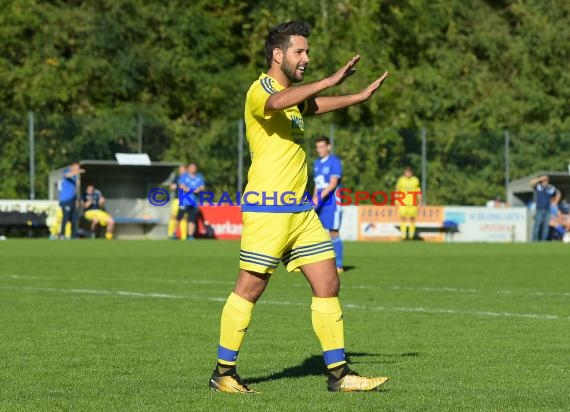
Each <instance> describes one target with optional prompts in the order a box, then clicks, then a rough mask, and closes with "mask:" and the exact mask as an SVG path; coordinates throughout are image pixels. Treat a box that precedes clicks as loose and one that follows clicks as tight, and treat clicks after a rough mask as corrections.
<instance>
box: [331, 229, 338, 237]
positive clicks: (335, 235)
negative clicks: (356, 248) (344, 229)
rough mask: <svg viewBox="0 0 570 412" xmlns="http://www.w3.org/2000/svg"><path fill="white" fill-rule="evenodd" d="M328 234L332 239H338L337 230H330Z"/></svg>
mask: <svg viewBox="0 0 570 412" xmlns="http://www.w3.org/2000/svg"><path fill="white" fill-rule="evenodd" d="M329 233H330V234H331V238H332V239H334V238H337V237H338V230H330V231H329Z"/></svg>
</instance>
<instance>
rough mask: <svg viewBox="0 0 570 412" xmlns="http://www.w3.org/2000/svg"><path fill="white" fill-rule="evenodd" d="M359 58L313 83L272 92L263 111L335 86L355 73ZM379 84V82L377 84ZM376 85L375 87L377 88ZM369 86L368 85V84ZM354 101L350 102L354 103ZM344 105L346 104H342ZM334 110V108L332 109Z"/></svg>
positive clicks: (280, 107)
mask: <svg viewBox="0 0 570 412" xmlns="http://www.w3.org/2000/svg"><path fill="white" fill-rule="evenodd" d="M359 60H360V56H359V55H356V56H354V57H353V58H352V59H350V60H349V61H348V62H347V63H346V64H345V65H344V66H343V67H341V68H340V69H339V70H338V71H337V72H336V73H334V74H333V75H331V76H329V77H326V78H324V79H321V80H318V81H316V82H313V83H308V84H304V85H300V86H295V87H288V88H286V89H285V90H281V91H280V92H277V93H275V94H272V95H271V96H270V97H269V98H268V99H267V102H265V113H266V114H270V113H272V112H276V111H280V110H284V109H287V108H289V107H293V106H297V105H298V104H301V103H303V102H304V101H306V100H309V99H310V98H313V97H314V96H315V95H317V94H318V93H320V92H322V91H323V90H326V89H328V88H330V87H334V86H337V85H339V84H341V83H342V82H344V80H346V79H347V78H348V77H350V76H352V75H353V74H354V73H355V71H356V70H355V66H356V63H358V61H359ZM378 86H379V84H378ZM378 86H376V88H378ZM369 87H370V86H369ZM355 103H356V102H354V103H352V104H355ZM343 107H346V106H343ZM333 110H334V109H333Z"/></svg>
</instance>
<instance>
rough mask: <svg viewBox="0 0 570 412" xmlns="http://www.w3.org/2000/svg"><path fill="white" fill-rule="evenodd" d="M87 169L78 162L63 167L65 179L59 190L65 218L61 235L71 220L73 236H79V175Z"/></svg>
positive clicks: (60, 203) (60, 204)
mask: <svg viewBox="0 0 570 412" xmlns="http://www.w3.org/2000/svg"><path fill="white" fill-rule="evenodd" d="M84 172H85V170H83V169H81V167H80V166H79V163H78V162H73V163H72V164H71V165H69V166H68V167H66V168H65V169H63V180H62V182H61V188H60V191H59V206H60V207H61V210H62V211H63V219H62V221H61V230H60V232H59V233H60V237H63V236H64V233H65V225H66V224H67V222H71V237H72V238H76V237H77V207H78V206H79V205H78V200H79V199H78V198H77V193H78V190H79V186H80V181H79V176H80V174H81V173H84Z"/></svg>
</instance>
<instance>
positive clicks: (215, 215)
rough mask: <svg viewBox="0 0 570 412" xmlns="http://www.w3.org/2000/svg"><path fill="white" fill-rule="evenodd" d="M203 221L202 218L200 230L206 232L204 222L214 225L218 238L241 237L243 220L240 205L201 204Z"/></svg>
mask: <svg viewBox="0 0 570 412" xmlns="http://www.w3.org/2000/svg"><path fill="white" fill-rule="evenodd" d="M200 212H201V214H202V216H203V218H204V219H203V221H202V220H200V222H199V225H198V230H199V231H200V233H204V232H205V230H204V227H203V224H207V225H210V226H212V228H213V229H214V233H215V236H216V239H239V238H240V236H241V229H242V220H241V209H240V207H239V206H227V205H223V206H200Z"/></svg>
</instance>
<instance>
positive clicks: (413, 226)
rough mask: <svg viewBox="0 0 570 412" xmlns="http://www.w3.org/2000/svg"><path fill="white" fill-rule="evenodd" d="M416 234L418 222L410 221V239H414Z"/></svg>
mask: <svg viewBox="0 0 570 412" xmlns="http://www.w3.org/2000/svg"><path fill="white" fill-rule="evenodd" d="M415 234H416V222H410V239H413V238H414V236H415Z"/></svg>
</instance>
